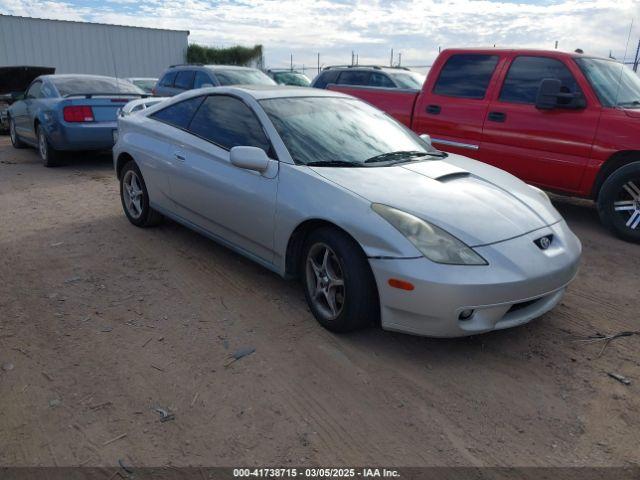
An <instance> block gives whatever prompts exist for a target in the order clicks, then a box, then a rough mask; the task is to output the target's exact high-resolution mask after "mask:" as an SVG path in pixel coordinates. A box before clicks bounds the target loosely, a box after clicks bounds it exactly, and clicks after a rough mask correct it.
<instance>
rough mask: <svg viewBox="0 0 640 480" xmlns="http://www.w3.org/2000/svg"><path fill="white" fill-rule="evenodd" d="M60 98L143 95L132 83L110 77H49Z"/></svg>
mask: <svg viewBox="0 0 640 480" xmlns="http://www.w3.org/2000/svg"><path fill="white" fill-rule="evenodd" d="M50 80H51V82H52V83H53V84H54V85H55V86H56V88H57V89H58V92H59V93H60V95H61V96H63V97H64V96H65V95H78V94H82V93H106V94H114V93H135V94H138V95H142V94H144V92H143V91H142V90H140V89H139V88H138V87H136V86H135V85H134V84H133V83H130V82H127V81H126V80H117V79H115V78H112V77H56V76H53V77H50Z"/></svg>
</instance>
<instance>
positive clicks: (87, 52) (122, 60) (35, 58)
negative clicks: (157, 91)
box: [0, 15, 189, 77]
mask: <svg viewBox="0 0 640 480" xmlns="http://www.w3.org/2000/svg"><path fill="white" fill-rule="evenodd" d="M188 36H189V32H187V31H177V30H159V29H153V28H137V27H124V26H119V25H104V24H98V23H82V22H67V21H60V20H43V19H37V18H28V17H14V16H11V15H0V66H15V65H32V66H43V67H55V68H56V73H92V74H98V75H110V76H116V75H117V76H118V77H157V76H159V75H160V74H161V73H162V71H163V70H164V69H165V68H167V67H168V66H169V65H172V64H176V63H184V62H185V58H186V54H187V43H188Z"/></svg>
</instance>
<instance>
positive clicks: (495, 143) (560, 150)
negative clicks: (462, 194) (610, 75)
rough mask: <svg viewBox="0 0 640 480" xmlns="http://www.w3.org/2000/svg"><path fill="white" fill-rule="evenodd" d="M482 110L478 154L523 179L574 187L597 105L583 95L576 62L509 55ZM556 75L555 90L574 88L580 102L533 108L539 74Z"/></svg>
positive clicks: (561, 187) (594, 126)
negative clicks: (557, 84)
mask: <svg viewBox="0 0 640 480" xmlns="http://www.w3.org/2000/svg"><path fill="white" fill-rule="evenodd" d="M509 60H510V62H509V65H508V68H506V69H505V70H504V72H503V74H502V77H503V78H501V79H500V82H501V85H502V86H501V88H500V89H499V92H498V91H496V98H495V99H493V100H492V102H491V104H490V107H489V109H488V111H487V115H486V119H485V123H484V131H483V140H482V144H481V148H480V157H479V158H480V160H482V161H484V162H487V163H490V164H493V165H495V166H497V167H499V168H502V169H504V170H507V171H508V172H510V173H512V174H514V175H516V176H517V177H519V178H521V179H523V180H525V181H526V182H529V183H534V184H536V185H540V186H543V187H548V188H551V189H559V190H563V191H567V192H575V191H577V190H578V189H579V187H580V181H581V179H582V175H583V173H584V170H585V167H586V166H587V163H588V162H589V158H590V155H591V148H592V144H593V139H594V137H595V134H596V129H597V126H598V121H599V118H600V111H601V108H600V107H599V105H596V104H595V103H596V102H593V101H591V99H589V98H587V97H586V96H585V93H584V92H583V91H582V89H581V88H580V86H579V83H578V81H577V80H576V77H577V76H578V75H580V74H579V71H578V67H577V65H575V64H573V62H568V63H565V62H564V61H561V60H560V59H558V58H552V57H551V56H545V55H537V54H536V55H530V54H527V55H514V56H513V57H511V58H510V59H509ZM548 78H552V79H558V80H560V81H561V85H562V86H561V92H563V93H572V94H577V95H579V96H581V97H583V98H584V99H585V100H586V107H585V106H584V105H582V107H580V108H575V103H565V104H563V103H562V101H560V102H559V103H558V105H557V108H554V109H552V110H540V109H538V108H536V105H535V102H536V96H537V93H538V87H539V85H540V83H541V82H542V80H543V79H548Z"/></svg>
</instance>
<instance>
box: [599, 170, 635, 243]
mask: <svg viewBox="0 0 640 480" xmlns="http://www.w3.org/2000/svg"><path fill="white" fill-rule="evenodd" d="M598 214H599V215H600V219H601V221H602V223H603V224H604V225H605V226H606V227H607V228H608V229H610V230H611V231H612V232H613V233H615V234H616V235H617V236H618V237H620V238H622V239H623V240H627V241H629V242H635V243H640V162H633V163H630V164H628V165H625V166H624V167H621V168H619V169H618V170H616V171H615V172H613V173H612V174H611V175H610V176H609V178H607V180H606V181H605V182H604V185H602V188H601V189H600V194H599V195H598Z"/></svg>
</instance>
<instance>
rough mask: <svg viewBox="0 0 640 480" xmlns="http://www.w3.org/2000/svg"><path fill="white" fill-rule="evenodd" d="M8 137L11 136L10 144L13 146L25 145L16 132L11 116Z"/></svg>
mask: <svg viewBox="0 0 640 480" xmlns="http://www.w3.org/2000/svg"><path fill="white" fill-rule="evenodd" d="M9 137H11V145H13V148H24V147H25V146H26V145H25V144H24V142H23V141H22V140H20V137H19V136H18V133H17V132H16V122H15V120H14V119H13V118H11V117H9Z"/></svg>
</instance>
